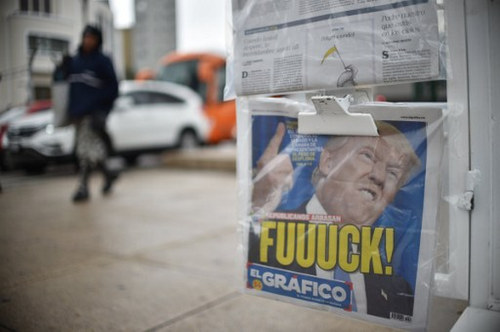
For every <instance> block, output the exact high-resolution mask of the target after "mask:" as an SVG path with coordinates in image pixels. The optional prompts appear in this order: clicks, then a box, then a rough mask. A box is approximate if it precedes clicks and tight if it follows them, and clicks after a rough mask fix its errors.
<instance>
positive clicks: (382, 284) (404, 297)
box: [248, 205, 414, 318]
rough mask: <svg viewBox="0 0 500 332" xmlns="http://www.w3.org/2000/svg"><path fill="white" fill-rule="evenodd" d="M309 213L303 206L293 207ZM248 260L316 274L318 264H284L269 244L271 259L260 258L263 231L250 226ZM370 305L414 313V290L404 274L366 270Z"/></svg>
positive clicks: (379, 310)
mask: <svg viewBox="0 0 500 332" xmlns="http://www.w3.org/2000/svg"><path fill="white" fill-rule="evenodd" d="M293 212H297V213H305V205H304V208H303V209H300V210H298V211H293ZM248 247H249V250H248V261H249V262H251V263H256V264H262V265H266V266H271V267H277V268H281V269H284V270H288V271H294V272H298V273H304V274H309V275H316V266H315V265H313V266H312V267H310V268H303V267H301V266H299V265H298V264H297V263H295V262H293V263H292V264H291V265H287V266H284V265H281V264H280V263H279V262H278V261H277V260H276V254H275V251H274V248H272V247H271V248H269V253H268V262H266V263H262V262H261V261H260V258H259V257H260V252H259V251H260V234H257V232H256V231H255V230H254V229H253V227H250V232H249V242H248ZM364 277H365V278H364V279H365V289H366V301H367V303H366V306H367V313H368V314H369V315H374V316H379V317H385V318H390V316H391V313H393V314H396V317H397V316H398V314H402V315H406V316H412V315H413V299H414V297H413V291H412V288H411V287H410V285H409V284H408V282H407V281H406V280H405V279H403V278H402V277H400V276H397V275H392V276H385V275H376V274H365V275H364Z"/></svg>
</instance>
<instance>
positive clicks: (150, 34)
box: [132, 0, 177, 71]
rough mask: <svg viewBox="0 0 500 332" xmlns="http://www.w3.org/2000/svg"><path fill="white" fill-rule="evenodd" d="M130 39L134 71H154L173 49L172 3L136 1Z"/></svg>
mask: <svg viewBox="0 0 500 332" xmlns="http://www.w3.org/2000/svg"><path fill="white" fill-rule="evenodd" d="M132 38H133V47H132V49H133V63H134V65H133V67H134V70H135V71H137V70H140V69H146V68H149V69H156V67H157V66H158V64H159V60H160V58H161V57H163V56H164V55H165V54H167V53H170V52H172V51H175V50H176V46H177V43H176V19H175V0H136V1H135V26H134V28H133V34H132Z"/></svg>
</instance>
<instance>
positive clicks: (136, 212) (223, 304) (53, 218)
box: [0, 149, 460, 332]
mask: <svg viewBox="0 0 500 332" xmlns="http://www.w3.org/2000/svg"><path fill="white" fill-rule="evenodd" d="M222 150H224V149H222ZM233 151H234V150H233ZM216 153H227V154H228V155H229V154H230V152H228V151H224V152H221V151H216ZM206 154H208V152H207V151H204V152H202V153H198V154H196V155H198V156H204V159H205V161H206V160H208V159H211V158H208V156H207V155H206ZM189 157H190V158H193V157H192V155H189ZM176 158H179V157H176ZM178 167H180V165H179V166H178ZM100 180H101V179H100V178H97V177H94V178H92V183H91V184H92V199H91V201H90V202H88V203H86V204H81V205H74V204H72V203H71V202H70V200H69V197H70V193H71V192H72V191H73V189H74V186H75V182H76V179H75V175H60V176H58V177H52V178H43V179H40V180H39V181H38V180H37V181H32V182H29V183H26V184H24V185H23V186H19V187H9V188H7V190H5V191H4V193H2V194H1V195H0V331H46V330H58V331H82V330H85V331H88V330H92V331H310V330H312V331H364V330H370V331H371V332H375V331H390V329H387V328H384V327H380V326H376V325H370V324H367V323H364V322H358V321H354V320H349V319H346V318H343V317H340V316H337V315H334V314H332V313H330V312H324V311H317V310H312V309H307V308H303V307H299V306H296V305H292V304H287V303H281V302H277V301H273V300H268V299H263V298H258V297H253V296H248V295H244V294H242V293H241V292H240V290H241V289H242V285H243V279H242V276H243V269H242V266H243V263H242V259H241V251H240V250H241V247H240V242H241V239H240V237H239V235H238V232H237V229H238V221H237V211H236V205H237V201H236V196H237V195H236V192H237V189H236V178H235V174H234V173H233V172H226V171H222V172H221V171H220V170H216V171H214V170H196V171H195V170H189V169H188V170H180V169H179V168H177V167H176V168H174V167H173V166H170V165H169V161H168V160H167V161H166V166H164V167H161V168H149V169H134V170H131V171H127V172H125V173H124V174H123V176H122V177H121V178H120V180H119V182H118V183H117V186H116V188H115V189H116V190H115V192H114V193H113V195H111V196H109V197H104V198H103V197H101V195H100V193H99V187H100V185H101V182H100ZM436 308H438V309H439V312H440V313H443V312H444V313H445V314H443V315H441V314H438V315H439V316H440V317H441V322H440V324H439V325H437V327H438V328H436V329H434V330H435V331H440V330H448V329H449V327H450V326H451V325H450V324H452V323H453V319H456V317H458V315H457V311H459V310H460V308H459V307H458V306H456V305H452V306H450V305H448V304H447V303H445V302H443V303H438V305H437V306H436ZM436 311H437V310H436ZM443 317H444V318H443ZM446 319H447V320H448V321H444V323H443V320H446Z"/></svg>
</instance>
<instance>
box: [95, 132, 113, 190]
mask: <svg viewBox="0 0 500 332" xmlns="http://www.w3.org/2000/svg"><path fill="white" fill-rule="evenodd" d="M96 132H97V134H98V136H99V138H100V139H101V141H102V143H103V146H104V151H105V153H104V158H103V160H102V161H101V162H99V163H98V167H99V169H100V170H101V172H102V174H103V176H104V183H103V186H102V193H103V194H104V195H107V194H109V193H111V188H112V187H113V183H114V182H115V180H116V179H117V178H118V176H119V172H118V171H114V170H111V169H110V168H109V166H108V165H107V163H106V161H107V159H108V157H109V156H110V155H112V153H113V150H112V148H113V147H112V145H111V139H110V137H109V135H108V133H107V132H106V128H105V126H101V127H100V128H99V129H98V130H97V131H96Z"/></svg>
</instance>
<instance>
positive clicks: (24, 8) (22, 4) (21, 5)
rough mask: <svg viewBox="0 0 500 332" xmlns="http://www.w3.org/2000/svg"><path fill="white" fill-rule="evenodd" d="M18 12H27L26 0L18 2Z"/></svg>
mask: <svg viewBox="0 0 500 332" xmlns="http://www.w3.org/2000/svg"><path fill="white" fill-rule="evenodd" d="M19 10H20V11H22V12H27V11H28V10H29V7H28V0H19Z"/></svg>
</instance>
